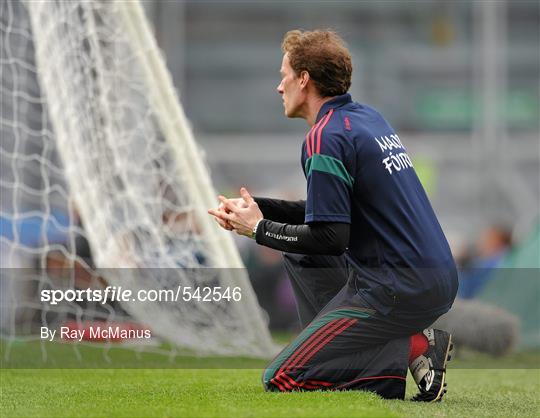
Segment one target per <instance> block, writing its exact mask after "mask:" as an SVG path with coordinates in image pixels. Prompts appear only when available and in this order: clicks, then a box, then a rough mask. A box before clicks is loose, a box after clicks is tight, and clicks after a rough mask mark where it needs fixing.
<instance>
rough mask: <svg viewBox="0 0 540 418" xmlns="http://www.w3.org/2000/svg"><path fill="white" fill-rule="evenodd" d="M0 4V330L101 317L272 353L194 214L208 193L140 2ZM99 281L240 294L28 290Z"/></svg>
mask: <svg viewBox="0 0 540 418" xmlns="http://www.w3.org/2000/svg"><path fill="white" fill-rule="evenodd" d="M0 12H1V13H0V35H1V45H0V51H1V57H0V72H1V80H2V82H1V89H2V90H1V102H0V105H1V108H0V134H1V147H0V152H1V154H0V158H1V167H0V173H1V184H0V192H1V194H2V203H1V206H0V209H1V213H0V215H1V228H2V234H1V241H0V244H1V249H0V255H1V261H2V274H1V288H0V290H1V303H2V311H1V313H2V315H1V324H0V325H1V328H2V334H3V336H4V337H6V336H7V337H8V339H9V338H12V337H15V336H29V335H36V334H37V333H38V330H39V329H40V328H41V327H44V326H46V327H51V328H55V327H56V328H57V327H59V326H60V325H62V324H66V323H70V324H75V325H72V326H75V327H77V326H78V327H79V328H81V327H82V328H83V327H84V324H86V323H89V322H90V323H91V322H92V321H103V322H104V323H123V324H128V323H129V324H137V326H141V327H143V326H144V327H148V328H150V329H151V330H152V335H154V336H156V337H158V338H159V339H162V340H165V341H169V342H171V343H173V344H174V345H175V346H180V347H186V348H188V349H192V350H195V351H196V352H198V353H216V354H224V355H250V356H262V357H266V356H268V355H270V354H271V353H272V352H273V351H274V348H273V346H272V342H271V338H270V335H269V332H268V328H267V325H266V323H265V321H264V320H263V315H262V313H261V310H260V307H259V305H258V303H257V300H256V298H255V295H254V294H253V291H252V289H251V286H250V283H249V280H248V277H247V274H246V272H245V270H244V269H243V265H242V262H241V260H240V258H239V255H238V252H237V250H236V247H235V246H234V244H233V241H232V239H231V237H230V236H229V234H227V233H226V232H225V231H222V230H220V229H219V227H218V226H217V224H215V222H213V221H212V220H211V219H210V217H209V216H208V215H207V213H206V210H207V208H209V207H213V206H215V205H216V200H215V196H216V193H215V191H214V189H213V186H212V184H211V181H210V177H209V174H208V171H207V169H206V168H205V165H204V163H203V161H202V159H201V156H200V152H199V150H198V149H197V147H196V144H195V142H194V140H193V137H192V134H191V132H190V129H189V125H188V123H187V120H186V118H185V115H184V113H183V110H182V108H181V106H180V104H179V101H178V98H177V96H176V94H175V92H174V89H173V86H172V82H171V78H170V75H169V74H168V72H167V70H166V67H165V63H164V61H163V59H162V57H161V54H160V53H159V50H158V48H157V45H156V42H155V40H154V38H153V36H152V33H151V30H150V28H149V25H148V22H147V21H146V18H145V16H144V13H143V10H142V7H141V5H140V4H139V2H138V1H109V0H92V1H90V0H71V1H65V0H47V1H44V0H43V1H41V0H32V1H23V0H7V1H2V2H1V3H0ZM107 286H110V287H111V286H117V287H120V286H122V287H124V288H130V289H132V290H134V291H137V290H140V289H146V290H156V291H159V290H175V289H177V288H178V286H182V287H184V288H188V287H189V288H191V290H194V289H196V288H198V287H200V288H201V290H202V289H203V288H204V287H209V288H211V289H212V290H214V289H216V288H218V289H220V291H221V292H223V291H224V290H225V289H227V288H229V289H230V290H232V289H234V288H238V289H240V291H241V300H240V301H234V300H229V301H228V302H227V301H221V302H219V303H217V302H215V299H214V300H210V301H199V302H194V301H191V302H190V303H186V302H184V301H183V300H178V301H177V302H175V303H171V302H170V301H169V302H166V303H165V302H163V303H160V302H158V301H153V302H142V301H141V300H126V301H122V302H120V303H107V304H101V303H96V302H92V301H88V300H86V301H85V302H81V301H78V300H75V301H68V300H63V301H61V302H59V303H57V304H51V303H45V302H42V301H41V299H40V298H39V295H41V294H42V293H41V292H42V291H43V290H47V289H50V290H55V289H64V290H66V289H85V288H91V289H104V288H106V287H107ZM175 291H176V290H175ZM225 296H226V295H225Z"/></svg>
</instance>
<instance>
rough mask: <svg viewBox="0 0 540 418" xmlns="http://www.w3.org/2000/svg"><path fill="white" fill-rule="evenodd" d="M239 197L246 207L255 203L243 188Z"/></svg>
mask: <svg viewBox="0 0 540 418" xmlns="http://www.w3.org/2000/svg"><path fill="white" fill-rule="evenodd" d="M240 196H242V198H243V199H244V201H245V202H246V203H247V204H248V205H251V204H252V203H255V200H253V198H252V197H251V195H250V194H249V192H248V191H247V189H246V188H245V187H242V188H241V189H240Z"/></svg>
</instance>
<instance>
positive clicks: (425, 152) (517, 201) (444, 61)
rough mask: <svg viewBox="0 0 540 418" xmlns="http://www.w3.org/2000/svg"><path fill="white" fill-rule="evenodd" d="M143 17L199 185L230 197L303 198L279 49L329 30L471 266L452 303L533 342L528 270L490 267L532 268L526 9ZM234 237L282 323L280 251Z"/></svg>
mask: <svg viewBox="0 0 540 418" xmlns="http://www.w3.org/2000/svg"><path fill="white" fill-rule="evenodd" d="M146 8H147V11H148V13H149V16H151V18H152V21H153V23H154V27H155V31H156V35H157V37H158V41H159V43H160V45H161V47H162V48H163V50H164V52H165V55H166V56H167V62H168V66H169V68H170V70H171V72H172V74H173V77H174V80H175V83H176V85H177V87H178V89H179V92H180V97H181V100H182V102H183V105H184V107H185V109H186V112H187V114H188V116H189V118H190V120H191V122H192V124H193V129H194V131H195V135H196V138H197V139H198V141H199V142H200V143H201V145H202V146H203V148H204V150H205V152H206V158H207V160H208V162H209V165H210V167H211V169H212V178H213V180H214V181H215V182H216V184H217V186H218V189H219V190H220V191H221V192H223V193H227V194H229V195H234V194H236V193H237V190H238V188H239V187H240V186H242V185H245V186H247V187H248V188H249V189H250V190H252V192H253V193H254V194H255V195H269V196H282V197H285V198H301V197H302V196H304V193H305V191H304V187H305V186H304V179H303V177H302V173H301V170H300V165H299V149H300V144H301V142H302V139H303V135H304V133H305V131H306V127H305V124H304V121H302V120H288V119H286V118H285V117H283V114H282V108H281V103H280V101H279V100H278V98H277V93H276V91H275V88H276V85H277V83H278V81H279V80H278V70H279V65H280V58H281V52H280V50H279V43H280V40H281V38H282V35H283V33H284V32H286V31H287V30H290V29H293V28H303V29H313V28H317V27H325V28H326V27H329V28H333V29H335V30H337V31H338V32H339V33H340V34H341V35H342V36H343V37H344V38H345V40H346V41H347V43H348V45H349V47H350V48H351V50H352V54H353V59H354V65H355V68H354V74H353V85H352V88H351V93H352V95H353V98H355V99H356V100H357V101H360V102H366V103H369V104H371V105H372V106H374V107H376V108H378V109H379V110H381V111H382V113H383V114H384V115H385V116H386V117H387V118H388V120H389V121H390V122H391V123H392V124H393V126H394V127H395V129H397V131H398V132H399V133H400V137H401V138H403V141H404V143H405V145H406V146H407V147H408V149H409V151H410V153H411V154H412V156H413V160H414V164H415V168H416V170H417V172H418V174H419V175H420V177H421V180H422V182H423V183H424V186H425V187H426V189H427V191H428V193H429V195H430V198H431V201H432V204H433V206H434V207H435V210H436V212H437V214H438V216H439V220H440V222H441V223H442V226H443V228H444V230H445V231H446V234H447V236H448V238H449V241H450V243H451V246H452V249H453V251H454V254H455V256H456V258H457V259H458V261H459V262H460V265H461V267H463V268H464V269H465V268H469V270H468V273H469V274H468V275H467V274H462V276H463V277H465V276H467V277H466V278H465V279H464V280H466V279H470V280H471V282H470V283H471V284H470V285H469V286H464V290H463V292H462V296H463V297H466V298H476V297H478V298H480V299H484V300H486V301H489V302H492V303H493V302H495V303H496V304H497V305H499V306H503V307H507V308H508V309H509V310H510V311H511V312H514V313H518V314H519V316H520V317H521V318H522V321H526V322H528V325H525V326H523V324H522V327H524V329H525V330H528V331H526V333H527V335H528V337H527V336H526V335H523V339H522V344H523V343H524V342H523V341H526V344H525V345H528V346H531V345H536V346H537V345H538V344H540V334H539V332H540V331H539V328H538V319H537V318H538V317H539V316H540V289H539V281H540V278H538V272H537V271H536V272H529V273H532V274H526V273H525V272H524V271H521V272H518V273H515V272H514V271H510V270H504V274H502V273H501V274H499V276H500V277H499V278H498V279H495V278H494V279H493V280H490V279H491V278H492V277H494V275H492V274H491V273H492V272H490V269H491V268H492V267H495V266H496V267H499V268H503V267H506V268H526V267H528V268H538V267H540V265H539V264H540V249H539V242H538V234H539V226H538V222H539V221H538V216H539V213H540V139H539V134H540V133H539V123H540V122H539V121H540V105H539V103H540V101H539V89H540V84H539V83H540V81H539V80H540V79H539V75H540V44H539V39H540V6H539V3H538V2H535V1H497V2H489V1H466V2H454V1H442V0H433V1H422V2H419V1H400V2H396V1H379V2H370V1H358V2H287V3H286V4H285V3H283V2H267V1H253V2H227V1H222V2H177V3H172V2H165V3H164V2H158V3H154V4H147V5H146ZM238 244H239V245H240V246H241V248H242V251H243V255H244V258H245V260H246V262H247V265H248V268H249V269H250V276H251V277H252V280H253V281H254V285H255V288H256V291H257V292H258V294H259V297H260V299H261V303H262V304H263V306H264V307H265V309H267V310H268V311H270V318H271V324H272V326H273V327H278V328H282V327H288V326H292V325H291V318H292V317H294V302H293V300H292V299H291V296H290V292H289V291H288V284H287V280H286V278H285V274H284V271H283V270H282V268H281V265H280V262H281V259H280V255H279V254H276V253H275V252H273V251H272V250H268V249H264V248H260V247H257V246H256V245H254V244H253V243H251V242H249V241H247V240H238ZM262 266H264V268H261V267H262ZM471 268H472V270H473V271H472V272H471ZM276 279H278V280H276ZM488 282H491V288H490V286H487V284H488ZM516 287H517V294H515V293H516ZM513 290H514V293H512V291H513ZM509 300H510V301H509ZM534 318H536V319H534Z"/></svg>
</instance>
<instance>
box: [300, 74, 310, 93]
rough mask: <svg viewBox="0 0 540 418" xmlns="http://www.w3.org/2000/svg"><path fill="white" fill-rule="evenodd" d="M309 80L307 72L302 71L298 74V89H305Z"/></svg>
mask: <svg viewBox="0 0 540 418" xmlns="http://www.w3.org/2000/svg"><path fill="white" fill-rule="evenodd" d="M309 80H310V77H309V73H308V72H307V71H302V72H301V73H300V87H301V88H303V89H304V88H306V87H307V84H308V81H309Z"/></svg>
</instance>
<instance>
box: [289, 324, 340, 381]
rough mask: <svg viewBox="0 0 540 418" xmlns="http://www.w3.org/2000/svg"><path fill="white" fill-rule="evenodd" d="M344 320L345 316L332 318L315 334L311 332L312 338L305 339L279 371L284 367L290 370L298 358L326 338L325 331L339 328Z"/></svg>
mask: <svg viewBox="0 0 540 418" xmlns="http://www.w3.org/2000/svg"><path fill="white" fill-rule="evenodd" d="M346 321H347V319H346V318H341V319H337V320H333V321H331V322H329V323H328V324H326V325H325V326H324V327H322V328H320V330H319V331H318V332H317V333H316V335H315V334H313V336H312V337H313V338H310V339H309V341H306V343H305V344H302V347H301V348H300V350H297V351H296V353H294V354H293V355H292V356H291V357H290V359H289V361H288V362H287V364H286V366H285V365H284V366H283V367H281V369H280V370H279V371H283V370H285V369H288V370H290V369H291V368H293V367H294V365H295V363H296V362H297V361H298V360H300V359H302V358H303V357H304V356H305V355H306V354H307V353H308V352H309V351H310V350H311V349H313V348H314V347H316V346H317V344H318V343H319V342H320V341H321V340H323V339H324V338H326V336H327V334H326V333H327V332H332V331H334V330H335V329H337V328H339V327H340V326H341V325H342V324H343V323H344V322H346Z"/></svg>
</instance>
